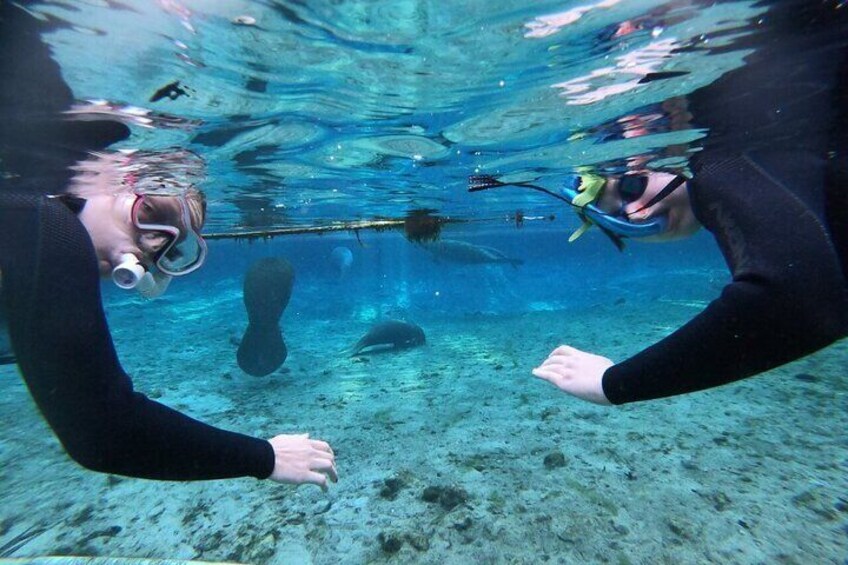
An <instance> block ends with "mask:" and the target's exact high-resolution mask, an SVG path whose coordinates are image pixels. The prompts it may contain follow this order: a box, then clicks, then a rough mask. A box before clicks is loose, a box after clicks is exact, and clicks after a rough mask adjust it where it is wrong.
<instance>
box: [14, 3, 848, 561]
mask: <svg viewBox="0 0 848 565" xmlns="http://www.w3.org/2000/svg"><path fill="white" fill-rule="evenodd" d="M595 4H596V3H595V2H592V1H591V0H587V1H585V2H574V1H558V2H550V1H544V2H533V3H526V2H516V1H507V0H489V1H467V2H436V1H427V0H419V1H414V0H397V1H385V2H373V1H368V0H364V1H339V2H330V1H326V2H295V1H292V2H273V1H257V2H246V1H226V2H223V1H222V2H211V1H200V0H198V1H193V2H183V3H178V2H174V1H172V0H159V1H157V2H153V1H146V0H145V1H141V0H140V1H124V2H120V3H118V2H111V1H109V2H98V1H91V2H56V3H51V4H49V5H45V6H42V7H40V8H38V11H39V13H41V14H44V15H48V14H49V16H50V17H52V18H58V19H59V20H61V21H63V22H67V23H68V24H69V25H67V26H64V27H60V29H58V30H56V31H54V32H52V33H50V34H49V35H48V36H47V37H45V39H46V40H47V41H48V43H49V44H50V45H51V46H52V47H53V50H54V55H55V58H56V59H57V61H58V62H59V63H60V65H61V67H62V70H63V75H64V77H65V79H66V81H67V82H68V84H69V85H70V86H71V88H72V89H73V91H74V94H75V95H76V97H77V98H79V99H80V100H106V101H109V102H110V103H111V104H112V105H114V106H133V107H136V108H137V109H141V110H143V113H144V116H145V118H147V119H149V120H150V123H149V124H147V126H150V127H147V126H142V125H136V126H134V127H133V136H132V138H131V139H129V140H128V141H126V142H124V143H123V145H122V146H121V147H126V148H130V147H132V148H143V149H161V148H167V147H171V146H181V147H188V148H190V149H192V150H193V151H195V152H197V153H198V154H200V155H202V156H203V157H204V158H205V159H206V161H207V163H208V167H209V170H208V179H207V181H206V182H205V183H204V185H203V189H204V191H205V192H206V194H207V196H208V198H209V219H208V223H207V226H206V231H207V232H209V233H223V232H227V233H231V232H236V233H238V232H245V231H253V230H260V231H261V230H269V229H277V228H286V227H306V226H326V225H331V224H337V223H339V222H342V223H344V222H351V221H356V220H361V219H373V218H404V217H405V216H406V215H407V214H408V213H410V212H411V211H413V210H418V209H432V210H434V211H435V213H437V214H439V215H441V216H445V217H450V218H452V219H459V220H476V221H475V222H474V223H472V224H455V225H454V224H451V225H448V226H446V227H445V228H444V230H443V233H442V237H443V238H449V239H458V240H462V241H467V242H471V243H475V244H479V245H486V246H492V247H495V248H497V249H498V250H500V251H501V252H502V253H503V254H504V255H506V256H508V257H510V258H517V259H520V260H522V261H523V264H521V265H520V266H517V267H512V266H510V265H456V264H452V263H447V262H444V261H436V260H434V258H433V257H431V256H430V255H429V254H428V253H427V252H426V251H425V250H424V249H423V248H422V247H420V246H417V245H414V244H411V243H410V242H408V241H407V240H406V239H405V238H404V237H403V236H402V234H400V233H397V232H394V231H385V232H377V231H371V230H360V231H359V232H357V233H351V232H338V233H332V234H327V235H323V236H317V235H308V236H286V237H280V238H276V239H272V240H253V241H241V240H233V239H223V240H218V239H216V240H213V241H210V254H209V260H208V264H207V265H205V266H204V268H203V269H202V270H201V271H199V272H197V273H195V274H193V275H192V276H190V277H186V278H185V279H178V280H175V281H174V282H173V284H172V286H171V288H170V289H169V291H168V293H167V294H166V295H165V296H164V297H163V298H160V299H157V300H154V301H143V300H141V299H140V298H138V297H136V296H135V295H132V294H128V293H126V292H122V291H119V290H118V289H117V288H114V287H113V285H111V284H106V285H105V286H104V303H105V305H106V310H107V315H108V317H109V322H110V327H111V329H112V333H113V336H114V340H115V345H116V348H117V350H118V354H119V356H120V358H121V361H122V364H123V365H124V367H125V369H126V370H127V372H128V373H129V374H130V375H132V377H133V380H134V383H135V385H136V387H137V389H138V390H140V391H142V392H145V393H147V394H150V395H151V396H152V397H154V398H156V399H158V400H160V401H161V402H164V403H165V404H168V405H169V406H173V407H175V408H177V409H179V410H182V411H185V412H187V413H189V414H191V415H193V416H195V417H197V418H199V419H201V420H203V421H207V422H210V423H213V424H215V425H218V426H221V427H224V428H227V429H233V430H237V431H241V432H244V433H248V434H251V435H256V436H259V437H270V436H271V435H274V434H276V433H293V432H297V431H303V432H307V431H308V432H310V433H311V434H312V435H313V437H318V438H322V439H326V440H327V441H328V442H330V443H331V444H332V445H333V447H334V449H335V451H336V454H337V463H338V466H339V473H340V482H339V483H338V484H337V485H333V486H332V487H331V489H330V491H329V493H328V494H324V493H321V492H320V491H319V490H318V489H315V488H311V487H300V488H298V489H294V488H291V487H286V486H278V485H272V484H269V483H267V482H265V483H257V482H255V481H252V480H247V479H245V480H236V481H215V482H208V483H189V484H174V483H154V482H146V481H138V480H132V479H122V478H117V477H104V476H102V475H97V474H95V473H90V472H87V471H84V470H81V469H80V468H78V467H77V466H75V465H74V464H73V463H72V462H70V461H69V460H68V458H67V457H66V456H65V455H64V454H63V452H62V451H61V448H60V446H59V444H58V442H57V441H56V440H55V438H54V437H53V436H52V434H51V433H50V431H49V429H48V428H47V426H46V424H44V422H43V420H42V419H41V417H40V416H39V414H38V413H37V410H36V409H35V407H34V406H33V404H32V401H31V400H30V399H29V396H28V395H27V392H26V389H25V387H24V385H23V384H22V383H21V381H20V379H19V378H18V377H17V376H16V375H15V373H14V369H13V368H11V367H0V376H2V377H4V378H3V379H2V383H0V384H2V389H3V394H2V395H0V404H2V406H0V417H2V419H3V424H2V427H3V430H4V431H3V435H2V436H0V461H2V465H0V481H2V484H3V488H2V493H0V557H2V556H9V557H31V556H37V555H48V554H62V555H83V556H126V557H137V558H160V559H162V558H174V559H203V560H211V561H223V560H231V561H238V562H243V563H256V564H263V563H280V564H289V563H321V564H331V563H383V562H387V563H451V564H453V563H456V564H465V563H528V564H529V563H534V564H535V563H540V562H552V563H610V562H615V563H844V560H845V558H846V556H848V514H846V508H848V506H846V505H848V502H846V499H845V493H846V492H848V482H846V477H848V472H846V471H848V468H846V465H848V444H846V439H845V434H844V430H845V429H846V425H848V414H847V413H846V410H845V407H846V401H847V400H848V385H846V382H845V378H844V377H845V366H846V364H845V359H846V358H848V357H847V356H848V350H847V349H846V344H845V343H840V344H837V345H836V346H834V347H832V348H830V349H828V350H825V351H824V352H822V353H820V354H818V355H816V356H812V357H809V358H807V359H804V360H801V361H799V362H797V363H795V364H792V365H789V366H786V367H783V368H781V369H778V370H776V371H774V372H772V373H771V374H769V375H764V376H761V377H757V378H755V379H750V380H747V381H744V382H741V383H738V384H734V385H731V386H728V387H723V388H720V389H716V390H713V391H709V392H705V393H699V394H696V395H690V396H687V397H680V398H674V399H668V400H661V401H657V402H654V403H648V404H642V405H636V406H628V407H624V408H622V409H617V410H615V411H611V410H604V409H602V408H598V407H594V406H592V405H589V404H584V403H581V402H579V401H577V400H573V399H571V398H570V397H566V396H565V395H563V394H562V393H560V392H558V391H556V390H555V389H553V388H552V387H550V386H548V385H547V384H546V383H542V382H540V381H538V380H536V379H533V378H532V377H531V376H530V372H529V371H530V369H531V368H532V367H534V366H535V365H536V364H537V363H538V362H540V361H541V360H542V359H544V357H545V356H546V355H547V354H548V352H549V351H550V350H551V349H552V348H553V347H555V346H556V345H558V344H560V343H571V344H573V345H575V346H578V347H583V348H585V349H587V350H589V351H594V352H597V353H600V354H603V355H606V356H609V357H611V358H613V359H624V358H626V357H627V356H629V355H631V354H633V353H636V352H638V351H640V350H641V349H642V348H644V347H646V346H647V345H649V344H651V343H654V342H656V341H657V340H659V339H661V338H662V337H664V336H665V335H668V334H669V333H670V332H672V331H673V330H674V329H675V328H676V327H679V326H680V325H681V324H683V323H684V322H685V321H686V320H688V319H689V318H691V317H692V316H694V315H695V314H696V313H697V312H698V311H700V310H701V309H702V308H703V307H704V306H705V305H706V304H707V303H708V302H709V301H710V300H712V299H713V298H715V297H716V296H717V295H718V293H719V292H720V291H721V288H722V286H723V285H724V284H725V283H726V282H727V280H728V273H727V270H726V268H725V266H724V263H723V261H722V259H721V256H720V255H719V253H718V250H717V249H716V246H715V242H714V241H713V239H712V238H711V237H710V236H709V234H706V233H699V234H697V235H696V236H695V237H693V238H691V239H689V240H686V241H682V242H678V243H674V244H670V245H663V246H657V245H646V244H638V243H636V244H630V245H628V247H627V248H626V249H625V251H624V252H623V253H619V252H618V251H616V250H615V249H614V247H613V246H612V245H611V244H610V243H609V241H608V240H607V239H606V238H604V237H603V235H602V234H600V233H598V231H597V230H593V231H591V232H590V233H588V234H587V235H585V236H584V237H583V238H581V239H580V240H579V241H577V242H575V243H568V242H567V239H568V235H569V234H570V233H571V232H572V231H573V230H574V229H575V228H576V227H577V226H578V225H579V222H578V220H577V219H576V217H574V215H573V214H571V213H570V212H569V211H568V210H566V209H564V208H563V207H562V205H561V204H560V203H559V202H557V201H556V200H553V199H551V198H549V197H546V196H544V195H540V194H538V193H534V192H532V191H526V190H520V189H514V188H504V189H499V190H491V191H486V192H482V193H469V192H468V191H467V178H468V176H469V175H471V174H493V175H504V176H506V177H507V178H510V179H517V180H529V179H536V178H538V179H539V181H538V182H540V183H543V184H545V185H547V186H551V187H556V186H558V185H559V183H560V182H561V181H562V176H563V175H565V174H568V173H571V172H573V171H574V169H575V168H576V167H579V166H586V165H604V166H606V167H608V168H612V169H615V168H620V167H623V166H624V164H625V163H626V161H627V159H632V158H635V157H639V158H642V159H644V160H645V161H646V162H647V163H649V166H653V167H660V166H676V165H679V164H680V163H681V161H680V159H679V157H676V156H672V153H671V152H669V151H668V148H669V147H671V146H675V145H678V144H681V143H685V142H688V141H692V140H695V139H698V138H700V137H701V136H702V135H703V134H704V132H701V131H696V130H682V131H681V130H677V131H672V130H671V128H670V126H669V124H668V123H667V121H664V120H662V119H658V120H655V121H647V122H645V123H642V121H639V120H634V119H633V118H632V116H634V115H639V116H645V115H647V114H649V113H650V110H651V109H652V108H655V106H654V105H656V104H658V103H660V102H662V101H664V100H667V99H669V98H670V97H674V96H678V95H683V94H686V93H689V92H692V91H693V90H694V89H696V88H698V87H700V86H703V85H705V84H709V83H710V82H711V81H713V80H714V79H715V78H717V77H718V76H720V75H721V74H722V73H724V72H727V71H728V70H731V69H734V68H737V67H738V66H739V65H741V63H742V57H743V56H744V55H745V52H742V51H734V50H728V51H723V52H722V53H721V54H714V53H713V54H708V52H707V51H705V50H693V51H687V52H683V53H679V54H675V55H674V56H673V57H666V56H664V54H666V53H667V52H668V50H669V49H671V48H673V47H674V46H677V45H685V44H692V43H696V44H699V45H708V46H718V45H724V44H729V43H731V42H732V40H733V38H734V37H736V36H737V34H741V33H744V30H741V29H739V30H738V31H733V30H736V28H740V27H741V25H742V24H743V23H744V22H747V21H749V20H750V19H751V18H754V19H755V18H756V17H757V16H758V14H760V13H761V12H762V8H760V7H757V6H756V5H755V3H753V2H726V3H721V4H717V5H714V6H704V7H700V8H699V9H697V10H689V9H685V8H682V7H681V8H679V9H673V10H672V11H671V12H668V13H665V14H664V15H663V16H662V17H653V16H652V17H647V16H648V15H649V14H650V13H651V11H652V10H653V9H654V8H656V7H657V5H658V4H657V3H656V2H650V1H642V0H635V1H622V2H608V3H607V4H608V5H606V6H604V5H595ZM243 16H249V17H250V18H252V19H253V20H255V24H252V25H243V24H239V23H234V20H235V19H236V18H239V17H243ZM578 16H579V17H578ZM640 18H641V20H640ZM633 19H635V20H637V21H643V22H644V27H643V29H640V30H637V31H635V32H633V33H628V34H626V35H623V36H621V37H613V36H612V32H613V30H614V29H615V27H614V26H617V25H618V24H620V23H621V22H623V21H626V20H633ZM728 30H730V31H728ZM721 31H728V32H727V33H719V32H721ZM634 61H635V63H634ZM600 69H607V70H608V72H606V74H603V75H602V76H594V77H593V78H591V79H587V78H586V77H588V76H589V75H591V74H592V73H593V71H598V70H600ZM676 70H686V71H688V72H689V74H686V75H685V76H681V77H676V78H670V79H667V80H658V81H652V82H647V83H644V84H638V79H639V78H641V77H643V76H644V74H645V72H652V73H655V72H673V71H676ZM176 80H179V81H180V84H181V85H182V86H183V87H187V88H188V89H189V90H188V93H189V95H188V96H182V97H179V98H177V99H175V100H170V99H167V98H166V99H163V100H160V101H157V102H151V101H150V98H151V96H152V95H153V93H154V92H156V91H157V90H158V89H160V88H161V87H163V86H164V85H166V84H168V83H171V82H173V81H176ZM581 84H582V85H584V87H581V88H578V87H577V86H575V85H581ZM646 109H647V110H646ZM139 111H140V110H136V115H138V114H139ZM637 122H638V123H637ZM631 126H632V127H631ZM637 126H638V127H637ZM625 131H628V132H631V133H633V132H634V131H635V132H636V135H633V136H630V134H628V135H624V133H623V132H625ZM518 210H520V211H521V212H522V214H523V215H524V216H525V218H527V219H526V221H525V222H524V224H523V226H522V227H520V228H518V227H516V222H515V214H516V212H517V211H518ZM551 215H554V216H555V219H554V220H553V221H548V219H545V220H541V219H538V220H537V219H534V218H548V217H549V216H551ZM338 246H345V247H347V248H348V249H350V250H351V252H352V254H353V263H352V265H351V268H350V270H349V271H348V272H347V273H346V274H345V275H344V277H342V278H340V277H339V273H338V272H337V271H336V269H335V267H334V265H333V262H332V260H331V254H332V251H333V249H334V248H336V247H338ZM272 256H273V257H285V258H286V259H287V260H289V261H290V262H291V263H292V265H293V266H294V269H295V272H296V280H295V286H294V291H293V294H292V299H291V302H290V304H289V306H288V308H287V309H286V312H285V314H284V316H283V319H282V327H283V330H284V334H285V338H286V342H287V344H288V347H289V358H288V359H287V360H286V362H285V364H284V365H283V367H282V368H281V369H280V370H278V371H276V372H275V373H274V374H272V375H270V376H268V377H264V378H258V379H257V378H254V377H250V376H248V375H246V374H244V373H243V372H241V371H240V369H239V367H238V365H237V363H236V359H235V350H236V347H237V344H238V342H239V340H240V339H241V336H242V334H243V332H244V329H245V326H246V321H247V320H246V313H245V311H244V307H243V304H242V294H241V290H242V286H241V285H242V282H243V278H244V273H245V271H246V270H247V269H248V268H249V267H250V265H252V264H253V263H254V262H255V261H257V260H259V259H261V258H265V257H272ZM386 318H403V319H407V320H411V321H414V322H416V323H418V324H419V325H421V326H422V328H424V330H425V332H426V333H427V345H426V346H424V347H421V348H417V349H413V350H410V351H406V352H401V353H398V354H381V355H373V356H369V357H366V358H365V359H360V358H349V357H347V356H345V355H343V354H342V352H343V351H344V349H345V348H346V347H348V346H350V345H351V344H352V343H353V342H355V341H356V339H358V338H359V337H360V336H361V335H362V334H363V333H364V332H365V331H367V329H368V328H369V327H370V326H371V324H373V323H374V322H376V321H379V320H382V319H386ZM799 375H800V376H799ZM805 375H806V376H805ZM810 375H812V376H813V377H814V379H813V380H811V379H809V378H808V377H809V376H810ZM557 453H561V454H563V455H564V462H565V464H564V466H562V467H550V468H549V467H548V466H546V465H545V464H544V460H545V457H546V456H548V455H551V454H557ZM390 479H400V480H401V482H402V484H403V486H402V488H401V490H400V492H399V494H398V497H397V498H396V499H389V498H387V497H386V496H384V495H383V494H381V493H382V491H383V487H384V486H385V485H386V481H387V480H390ZM434 485H436V486H445V485H447V486H451V487H454V488H457V489H461V490H463V491H465V492H466V494H467V496H468V498H467V500H466V501H465V502H463V503H462V504H460V505H458V506H457V507H453V508H443V507H439V506H438V505H436V506H434V505H433V504H430V503H427V502H426V501H423V500H422V496H421V493H422V491H423V490H424V489H425V488H426V487H428V486H434ZM116 528H117V529H116ZM387 538H392V539H397V540H399V541H400V548H399V549H397V551H394V550H392V549H391V548H390V545H389V544H386V543H384V542H385V540H386V539H387Z"/></svg>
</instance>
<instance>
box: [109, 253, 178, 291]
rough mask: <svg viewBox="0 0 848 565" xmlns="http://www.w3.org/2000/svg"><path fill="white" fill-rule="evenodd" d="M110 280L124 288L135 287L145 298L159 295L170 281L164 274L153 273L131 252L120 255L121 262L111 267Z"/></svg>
mask: <svg viewBox="0 0 848 565" xmlns="http://www.w3.org/2000/svg"><path fill="white" fill-rule="evenodd" d="M112 281H113V282H114V283H115V284H116V285H118V287H120V288H123V289H124V290H132V289H135V290H137V291H138V293H139V294H141V295H142V296H143V297H145V298H156V297H157V296H161V295H162V294H163V293H164V292H165V291H166V290H167V289H168V284H170V282H171V277H170V276H168V275H165V274H157V275H154V274H153V273H151V272H150V271H148V270H147V269H145V268H144V266H143V265H142V264H141V263H139V262H138V258H137V257H136V256H135V255H133V254H132V253H124V254H123V255H121V263H120V264H119V265H118V266H117V267H115V268H114V269H112Z"/></svg>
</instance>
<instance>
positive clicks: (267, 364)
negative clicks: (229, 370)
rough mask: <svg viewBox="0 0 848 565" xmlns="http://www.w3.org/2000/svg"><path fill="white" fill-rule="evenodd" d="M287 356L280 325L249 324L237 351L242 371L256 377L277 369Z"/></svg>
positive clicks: (237, 358)
mask: <svg viewBox="0 0 848 565" xmlns="http://www.w3.org/2000/svg"><path fill="white" fill-rule="evenodd" d="M286 357H288V348H286V342H285V341H283V333H282V332H281V331H280V327H279V326H278V325H276V324H274V325H273V326H270V327H263V326H260V325H258V324H248V326H247V331H245V332H244V337H243V338H242V340H241V343H240V344H239V348H238V351H237V352H236V360H237V361H238V365H239V367H241V370H242V371H244V372H245V373H247V374H248V375H252V376H254V377H264V376H265V375H269V374H271V373H273V372H274V371H276V370H277V369H278V368H279V367H280V365H282V364H283V362H285V360H286Z"/></svg>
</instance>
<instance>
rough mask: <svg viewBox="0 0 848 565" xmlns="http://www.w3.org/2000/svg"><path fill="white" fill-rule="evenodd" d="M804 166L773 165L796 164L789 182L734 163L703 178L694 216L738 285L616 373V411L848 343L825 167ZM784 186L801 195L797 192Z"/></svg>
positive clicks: (752, 164) (696, 185)
mask: <svg viewBox="0 0 848 565" xmlns="http://www.w3.org/2000/svg"><path fill="white" fill-rule="evenodd" d="M799 159H801V157H800V156H798V155H784V156H781V155H774V156H772V157H771V158H770V159H769V162H770V163H771V164H779V163H781V162H783V163H786V164H787V165H786V170H787V171H789V172H788V173H787V174H786V175H782V179H781V180H778V178H776V177H775V176H774V175H773V174H771V173H770V172H769V171H768V170H766V169H765V168H764V167H763V166H762V165H761V164H759V163H758V162H756V161H754V160H752V159H750V158H749V157H747V156H742V157H729V158H727V159H724V160H720V161H717V162H714V163H713V164H711V165H710V166H706V167H703V168H702V169H701V170H700V171H698V172H697V173H696V175H695V180H694V181H693V182H692V183H691V186H690V196H691V200H692V204H693V208H694V209H695V211H696V214H697V216H698V219H699V220H700V221H701V223H703V225H704V226H705V227H706V228H707V229H709V230H710V231H711V232H712V233H713V234H714V235H715V237H716V240H717V241H718V243H719V246H720V247H721V250H722V253H723V254H724V256H725V259H726V260H727V262H728V264H729V266H730V268H731V272H732V274H733V280H732V282H731V283H730V284H728V285H727V286H726V287H725V289H724V290H723V292H722V293H721V296H720V297H719V298H718V299H716V300H715V301H713V302H712V303H711V304H710V305H709V306H708V307H707V308H706V309H705V310H704V311H703V312H702V313H701V314H699V315H698V316H696V317H695V318H694V319H692V320H691V321H690V322H689V323H687V324H686V325H684V326H683V327H682V328H680V329H678V330H677V331H675V332H674V333H672V334H671V335H669V336H668V337H666V338H665V339H663V340H662V341H660V342H659V343H657V344H655V345H653V346H651V347H648V348H647V349H645V350H644V351H642V352H640V353H638V354H637V355H635V356H633V357H631V358H630V359H627V360H626V361H624V362H622V363H619V364H617V365H614V366H613V367H610V368H609V369H608V370H607V371H606V373H605V374H604V377H603V389H604V393H605V394H606V396H607V398H608V399H609V400H610V402H612V403H613V404H622V403H625V402H632V401H637V400H649V399H654V398H661V397H666V396H672V395H676V394H683V393H687V392H692V391H697V390H701V389H706V388H710V387H715V386H718V385H722V384H725V383H729V382H732V381H735V380H738V379H742V378H745V377H749V376H751V375H755V374H757V373H760V372H762V371H766V370H768V369H771V368H774V367H777V366H779V365H782V364H784V363H787V362H789V361H792V360H794V359H797V358H799V357H801V356H803V355H807V354H809V353H812V352H814V351H816V350H818V349H820V348H822V347H825V346H827V345H828V344H830V343H833V342H834V341H835V340H837V339H839V338H840V337H843V336H844V335H845V334H846V331H848V297H846V286H845V279H844V277H843V275H842V271H841V268H840V263H839V259H838V255H837V252H836V250H835V248H834V246H833V242H832V238H831V234H830V233H829V232H828V228H827V226H826V224H825V223H824V222H823V220H822V217H823V215H824V214H823V206H824V203H823V202H821V201H820V200H822V197H821V195H822V191H821V183H822V182H823V176H824V173H823V166H822V165H821V164H819V163H817V162H815V161H814V160H811V161H810V162H809V163H804V162H798V160H799ZM779 168H780V166H779V165H778V166H776V167H773V168H772V169H773V170H774V169H779ZM784 182H788V183H793V184H795V185H796V186H794V187H792V190H790V189H789V188H788V187H787V186H786V185H785V184H783V183H784ZM801 185H808V187H809V188H807V189H799V188H798V187H799V186H801ZM817 195H818V196H817Z"/></svg>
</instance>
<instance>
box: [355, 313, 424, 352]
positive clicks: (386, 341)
mask: <svg viewBox="0 0 848 565" xmlns="http://www.w3.org/2000/svg"><path fill="white" fill-rule="evenodd" d="M425 341H426V339H425V337H424V330H422V329H421V328H420V327H418V326H416V325H415V324H411V323H409V322H403V321H401V320H389V321H387V322H381V323H379V324H376V325H375V326H373V327H372V328H371V329H370V330H368V333H366V334H365V335H364V336H362V338H360V340H359V341H357V342H356V344H355V345H354V346H353V347H352V348H351V353H350V355H351V356H353V355H359V354H360V353H362V351H363V350H364V349H366V348H371V347H377V346H379V347H380V348H381V349H396V350H398V349H407V348H410V347H415V346H417V345H423V344H424V342H425Z"/></svg>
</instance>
